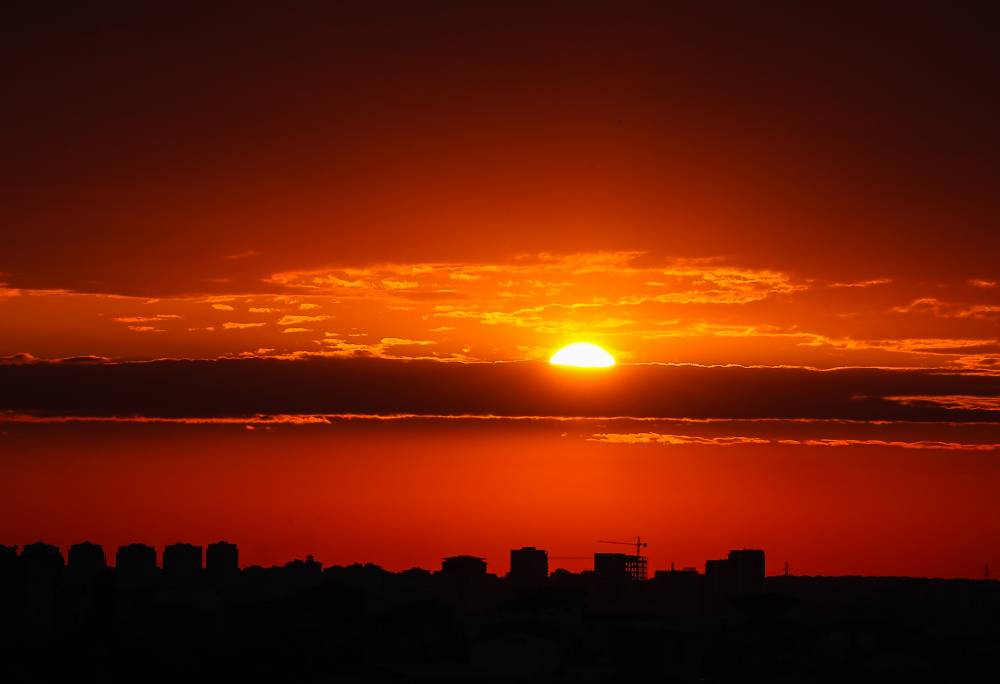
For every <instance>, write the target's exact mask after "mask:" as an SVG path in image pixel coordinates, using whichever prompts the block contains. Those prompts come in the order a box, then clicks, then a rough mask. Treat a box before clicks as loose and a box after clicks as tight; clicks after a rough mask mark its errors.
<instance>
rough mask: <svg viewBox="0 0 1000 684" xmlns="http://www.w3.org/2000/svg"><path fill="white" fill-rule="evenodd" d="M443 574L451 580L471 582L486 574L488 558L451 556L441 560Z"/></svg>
mask: <svg viewBox="0 0 1000 684" xmlns="http://www.w3.org/2000/svg"><path fill="white" fill-rule="evenodd" d="M441 576H442V577H444V578H445V579H446V580H448V581H451V582H470V581H474V580H476V579H478V578H482V577H485V576H486V559H485V558H479V557H478V556H450V557H448V558H444V559H442V561H441Z"/></svg>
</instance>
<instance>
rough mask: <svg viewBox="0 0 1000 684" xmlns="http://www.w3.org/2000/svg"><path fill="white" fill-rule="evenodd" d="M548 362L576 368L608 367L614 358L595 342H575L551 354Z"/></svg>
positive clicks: (613, 361) (613, 362)
mask: <svg viewBox="0 0 1000 684" xmlns="http://www.w3.org/2000/svg"><path fill="white" fill-rule="evenodd" d="M549 363H551V364H553V365H556V366H575V367H577V368H610V367H611V366H613V365H615V359H614V357H612V356H611V354H609V353H607V352H606V351H604V350H603V349H601V348H600V347H598V346H597V345H596V344H591V343H590V342H576V343H574V344H571V345H569V346H567V347H563V348H562V349H560V350H559V351H557V352H556V353H555V354H553V355H552V358H551V359H549Z"/></svg>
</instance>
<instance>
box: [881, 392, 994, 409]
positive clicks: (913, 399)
mask: <svg viewBox="0 0 1000 684" xmlns="http://www.w3.org/2000/svg"><path fill="white" fill-rule="evenodd" d="M885 399H886V401H896V402H899V403H900V404H904V405H907V406H921V405H931V406H940V407H941V408H946V409H954V410H958V411H1000V396H971V395H962V394H952V395H942V396H930V395H926V394H925V395H915V396H908V397H886V398H885Z"/></svg>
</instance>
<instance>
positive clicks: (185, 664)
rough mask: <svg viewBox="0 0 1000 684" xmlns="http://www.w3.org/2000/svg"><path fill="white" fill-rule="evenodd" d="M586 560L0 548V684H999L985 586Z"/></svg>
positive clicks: (758, 567) (991, 603) (992, 608)
mask: <svg viewBox="0 0 1000 684" xmlns="http://www.w3.org/2000/svg"><path fill="white" fill-rule="evenodd" d="M600 555H604V556H609V558H603V559H601V560H600V562H599V563H595V567H598V568H599V571H596V572H595V571H588V572H582V573H571V572H568V571H566V570H556V571H555V572H552V573H551V574H550V573H549V571H548V557H547V555H546V554H545V552H544V551H541V550H539V549H534V548H531V547H526V548H524V549H518V550H514V551H512V552H511V572H510V573H509V574H508V575H507V576H506V577H498V576H496V575H493V574H490V573H488V572H487V565H486V562H485V560H484V559H481V558H477V557H474V556H456V557H452V558H447V559H444V561H443V563H442V567H441V569H440V570H438V571H436V572H431V571H428V570H423V569H419V568H413V569H410V570H406V571H403V572H396V573H394V572H388V571H386V570H384V569H382V568H381V567H379V566H377V565H373V564H364V565H361V564H355V565H350V566H332V567H326V568H324V567H323V566H322V565H321V564H320V563H319V562H318V561H316V560H314V559H313V558H312V557H308V558H306V559H305V560H294V561H291V562H289V563H286V564H285V565H283V566H276V567H271V568H263V567H259V566H254V567H248V568H242V569H241V568H240V566H239V555H238V550H237V548H236V546H235V545H233V544H228V543H226V542H219V543H218V544H212V545H210V546H209V547H208V548H207V552H206V553H205V555H204V563H203V556H202V549H201V547H198V546H193V545H189V544H175V545H172V546H168V547H167V548H166V549H164V552H163V563H162V567H161V566H160V565H158V564H157V555H156V550H155V549H153V548H152V547H149V546H145V545H141V544H132V545H128V546H123V547H121V548H119V549H118V551H117V553H116V562H115V564H114V566H111V565H109V564H108V563H107V562H106V558H105V554H104V551H103V549H102V548H101V547H100V546H98V545H96V544H90V543H86V542H85V543H82V544H77V545H74V546H72V547H71V548H70V549H69V552H68V555H67V557H66V558H65V559H64V557H63V555H62V553H61V551H60V549H58V548H57V547H55V546H51V545H48V544H44V543H36V544H30V545H27V546H25V547H24V548H23V549H18V548H16V547H10V546H0V637H2V646H0V655H2V656H3V658H2V660H0V681H4V682H41V681H105V682H117V681H130V682H131V681H141V682H168V681H169V682H174V681H237V680H240V679H242V680H245V681H276V682H367V681H393V680H395V681H398V680H416V681H441V680H457V681H525V680H534V681H552V682H579V681H620V680H621V678H622V677H625V676H629V675H641V676H644V677H652V678H653V680H660V681H838V682H840V681H886V680H898V679H906V680H907V681H940V682H944V681H966V680H972V679H975V680H976V681H1000V623H998V619H1000V613H998V610H997V609H998V608H1000V583H997V582H993V581H985V580H983V581H975V580H935V579H913V578H884V577H878V578H876V577H834V578H830V577H799V576H781V577H769V578H765V577H764V575H763V568H764V565H763V561H764V556H763V552H760V551H753V550H738V551H733V552H730V554H729V557H728V558H726V559H721V560H719V561H710V562H709V563H707V564H706V572H705V573H699V572H697V571H695V570H693V569H690V568H688V569H683V570H673V569H671V570H667V571H658V572H656V573H655V576H654V577H652V578H651V579H635V578H630V577H628V576H626V575H624V574H620V573H618V572H617V571H616V569H615V567H616V566H615V563H614V560H615V559H614V558H610V556H618V555H621V554H600ZM622 558H623V559H624V560H626V561H627V560H628V559H629V558H636V557H628V556H622Z"/></svg>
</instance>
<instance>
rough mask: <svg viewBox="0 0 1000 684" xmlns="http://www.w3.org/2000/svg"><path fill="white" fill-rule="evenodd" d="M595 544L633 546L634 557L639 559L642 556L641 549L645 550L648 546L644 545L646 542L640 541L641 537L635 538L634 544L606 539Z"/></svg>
mask: <svg viewBox="0 0 1000 684" xmlns="http://www.w3.org/2000/svg"><path fill="white" fill-rule="evenodd" d="M597 543H598V544H620V545H622V546H634V547H635V555H636V557H639V556H640V555H642V549H643V548H645V547H646V546H648V544H646V542H644V541H643V540H642V537H638V536H637V537H636V538H635V541H634V542H623V541H608V540H606V539H598V540H597Z"/></svg>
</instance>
